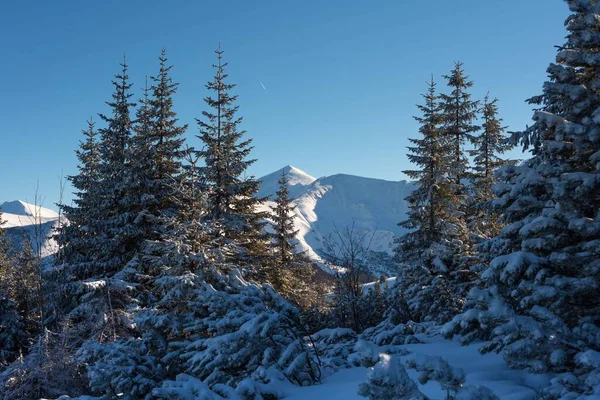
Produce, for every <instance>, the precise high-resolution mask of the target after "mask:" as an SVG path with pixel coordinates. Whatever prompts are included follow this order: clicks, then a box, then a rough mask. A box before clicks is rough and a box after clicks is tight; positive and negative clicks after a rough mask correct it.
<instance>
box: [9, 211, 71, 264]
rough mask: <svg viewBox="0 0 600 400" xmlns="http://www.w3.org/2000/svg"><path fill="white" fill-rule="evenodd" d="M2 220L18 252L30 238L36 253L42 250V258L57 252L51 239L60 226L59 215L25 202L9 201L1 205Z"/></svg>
mask: <svg viewBox="0 0 600 400" xmlns="http://www.w3.org/2000/svg"><path fill="white" fill-rule="evenodd" d="M0 208H2V220H3V221H5V224H4V225H3V226H2V228H4V229H6V232H7V234H8V236H9V237H10V238H11V239H12V242H13V244H14V245H15V248H16V249H17V250H18V249H20V248H21V246H22V245H23V239H24V238H25V237H28V238H29V240H30V241H31V244H32V246H33V250H34V251H36V250H37V249H38V248H41V254H42V257H46V256H49V255H52V254H54V253H55V252H56V251H57V245H56V242H55V241H54V240H53V239H51V238H50V236H51V235H52V233H53V231H54V228H55V227H56V225H57V224H58V218H59V216H58V213H57V212H55V211H53V210H50V209H48V208H44V207H39V206H38V207H36V206H34V205H33V204H29V203H26V202H24V201H20V200H16V201H7V202H4V203H2V205H0Z"/></svg>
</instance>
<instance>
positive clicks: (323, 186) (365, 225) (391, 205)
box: [261, 167, 414, 274]
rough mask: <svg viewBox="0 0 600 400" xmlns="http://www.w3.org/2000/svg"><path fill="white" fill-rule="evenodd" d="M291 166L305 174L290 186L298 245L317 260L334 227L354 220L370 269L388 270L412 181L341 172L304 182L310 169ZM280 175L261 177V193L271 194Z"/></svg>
mask: <svg viewBox="0 0 600 400" xmlns="http://www.w3.org/2000/svg"><path fill="white" fill-rule="evenodd" d="M286 168H289V167H286ZM291 168H293V171H294V175H295V176H299V177H305V179H304V180H303V181H301V182H300V183H295V184H294V185H293V186H291V187H292V188H293V189H294V190H295V191H296V193H297V194H296V195H295V196H293V197H295V198H296V199H295V201H294V203H295V205H296V210H295V217H296V228H297V229H298V230H299V233H298V241H299V243H298V247H299V250H302V251H307V253H308V255H309V256H310V257H311V258H312V259H313V260H315V261H322V258H323V255H324V246H325V243H326V242H327V241H328V240H330V241H333V242H334V243H336V242H338V240H337V234H336V230H337V231H343V230H345V229H346V228H351V227H352V226H354V234H355V235H356V236H357V237H364V240H363V242H364V243H363V244H364V246H365V247H368V248H369V250H370V255H371V257H370V259H371V262H370V264H371V265H374V266H375V267H376V268H375V270H374V271H372V272H373V273H375V274H380V273H389V272H391V271H389V268H390V265H391V263H390V261H391V256H392V255H393V247H394V238H395V237H396V236H398V235H401V234H403V233H404V232H405V230H404V229H402V228H400V227H399V226H398V222H400V221H403V220H404V219H406V212H407V210H408V207H407V204H406V201H405V200H404V199H405V198H406V196H407V195H408V194H409V193H410V192H411V191H412V190H413V187H414V185H413V184H412V183H410V182H406V181H400V182H393V181H385V180H381V179H372V178H363V177H359V176H352V175H345V174H337V175H332V176H328V177H323V178H319V179H316V180H314V181H313V182H312V183H310V184H307V182H308V181H309V180H310V178H308V177H310V175H309V174H307V173H305V172H303V171H301V170H299V169H297V168H294V167H291ZM280 175H281V170H279V171H277V172H275V173H273V174H269V175H267V176H265V177H264V178H262V179H261V181H262V182H263V185H262V188H261V194H262V195H264V196H267V195H272V197H271V198H274V192H275V191H276V190H277V179H278V178H279V176H280ZM311 178H312V177H311ZM270 205H271V204H267V205H266V206H265V207H268V206H270Z"/></svg>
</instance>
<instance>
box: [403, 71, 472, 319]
mask: <svg viewBox="0 0 600 400" xmlns="http://www.w3.org/2000/svg"><path fill="white" fill-rule="evenodd" d="M423 97H424V99H425V103H424V104H423V105H419V106H418V108H419V110H420V111H421V112H422V116H419V117H415V119H416V120H417V122H419V124H420V125H421V126H420V128H419V132H420V133H421V135H422V137H421V138H419V139H410V141H411V143H412V144H413V146H410V147H409V148H408V150H409V154H408V158H409V160H410V161H411V162H412V163H413V164H415V165H416V166H418V167H420V168H419V169H416V170H408V171H404V173H405V174H406V175H408V176H409V177H410V178H411V179H414V180H416V182H417V187H416V189H415V190H414V191H413V192H412V193H411V194H410V195H409V196H408V197H407V198H406V201H407V202H408V204H409V212H408V219H407V220H406V221H404V222H401V223H400V224H399V225H400V226H402V227H405V228H407V229H409V230H411V231H410V232H409V233H407V234H405V235H404V236H403V237H401V238H400V243H399V248H398V259H399V261H400V262H402V263H403V265H404V266H403V267H402V268H403V269H402V271H401V274H403V275H404V280H403V281H404V283H403V285H404V290H405V291H406V294H405V296H406V297H408V298H410V299H411V302H410V307H411V309H412V314H413V317H414V318H415V319H430V318H439V319H442V320H443V319H446V318H448V316H449V315H452V314H453V313H455V312H456V311H457V307H458V305H457V304H456V300H455V299H453V298H452V293H451V290H450V288H449V285H450V283H449V275H450V273H451V271H452V269H453V268H454V266H453V256H454V254H455V253H456V251H457V245H456V239H457V238H458V234H459V232H460V231H461V223H462V222H461V220H460V216H458V215H457V214H456V213H455V212H454V211H455V210H456V209H457V208H458V204H457V202H458V201H459V200H460V199H459V197H457V196H456V195H455V192H454V189H455V187H454V185H453V182H452V177H451V176H450V172H451V165H452V160H453V153H452V152H451V150H450V147H449V146H448V145H447V143H448V140H447V136H445V135H444V131H443V130H442V127H441V123H442V108H441V105H440V103H439V102H438V96H437V95H436V90H435V82H434V81H433V78H432V79H431V82H430V83H429V89H428V91H427V93H426V94H424V95H423ZM442 303H443V304H442Z"/></svg>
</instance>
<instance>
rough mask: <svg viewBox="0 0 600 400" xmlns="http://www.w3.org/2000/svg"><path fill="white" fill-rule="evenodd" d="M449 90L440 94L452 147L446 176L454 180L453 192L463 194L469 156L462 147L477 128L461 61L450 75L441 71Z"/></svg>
mask: <svg viewBox="0 0 600 400" xmlns="http://www.w3.org/2000/svg"><path fill="white" fill-rule="evenodd" d="M444 78H445V79H446V80H447V85H448V87H449V88H450V89H452V91H451V92H450V94H445V93H442V94H440V102H441V104H440V106H441V109H442V123H443V132H444V135H446V136H447V138H448V143H449V145H450V146H451V147H452V150H451V151H452V153H453V160H452V163H451V164H450V171H449V173H450V176H451V177H452V178H453V180H454V185H455V187H454V190H455V192H456V194H457V195H459V196H465V187H464V183H465V182H464V181H465V179H467V178H468V170H469V160H468V159H467V157H466V152H465V151H464V145H465V142H466V141H467V140H471V139H472V137H473V136H472V135H473V134H474V133H475V132H477V131H478V130H479V127H478V126H476V125H475V123H474V122H475V119H476V118H477V109H478V107H479V102H477V101H473V100H471V94H470V93H469V89H470V88H471V87H472V86H473V82H472V81H470V80H469V77H468V76H466V75H465V73H464V70H463V63H461V62H456V63H455V65H454V69H453V70H452V71H450V75H444Z"/></svg>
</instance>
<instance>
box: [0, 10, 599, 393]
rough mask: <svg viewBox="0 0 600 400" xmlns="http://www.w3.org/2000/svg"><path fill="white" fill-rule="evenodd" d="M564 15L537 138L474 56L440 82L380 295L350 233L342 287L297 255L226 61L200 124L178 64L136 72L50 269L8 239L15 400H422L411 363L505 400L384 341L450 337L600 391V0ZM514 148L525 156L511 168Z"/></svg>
mask: <svg viewBox="0 0 600 400" xmlns="http://www.w3.org/2000/svg"><path fill="white" fill-rule="evenodd" d="M567 3H568V5H569V7H570V10H571V13H572V14H571V15H570V16H569V17H568V19H567V22H566V28H567V31H568V35H567V37H566V42H565V44H564V45H562V46H561V47H559V49H558V54H557V56H556V61H555V62H554V63H552V64H550V66H549V67H548V70H547V72H548V81H547V82H546V83H545V84H544V86H543V89H542V94H541V95H538V96H535V97H532V98H531V99H530V100H529V103H530V104H532V105H533V107H534V115H533V121H534V123H533V125H531V126H529V127H527V128H526V129H524V130H522V131H519V132H514V133H510V134H508V133H507V127H505V126H504V124H503V120H502V118H501V116H500V112H499V109H500V106H501V104H502V103H501V102H500V101H499V100H498V99H496V98H494V97H492V96H490V95H486V96H485V97H484V98H482V99H475V98H474V97H473V96H472V89H473V87H474V86H475V85H476V84H475V83H474V82H473V81H471V80H470V78H469V76H468V74H467V72H466V71H467V67H466V66H464V65H463V64H462V63H460V62H456V63H455V64H454V67H453V68H452V69H451V70H450V72H449V73H448V74H447V75H443V76H442V77H441V78H442V79H441V80H439V81H436V79H435V77H433V76H432V77H431V79H430V81H429V82H428V83H427V84H426V86H425V87H424V94H423V95H422V99H421V102H420V104H419V105H418V106H417V107H418V109H417V111H418V115H417V116H415V117H414V118H415V120H416V121H417V123H418V125H419V129H418V132H412V133H411V135H410V137H411V138H410V145H409V147H408V154H407V156H408V159H409V161H410V162H411V164H412V165H413V168H412V169H410V170H407V171H404V173H405V174H406V175H407V176H408V177H409V178H410V179H411V180H413V181H414V182H415V190H414V191H413V192H412V193H411V194H410V195H409V196H408V197H407V198H406V201H407V203H408V206H409V211H408V213H407V219H406V220H405V221H398V222H399V224H400V225H401V226H403V227H404V228H407V229H408V233H407V234H405V235H404V236H402V237H399V238H397V252H396V256H395V265H396V267H397V270H396V281H395V282H396V283H395V284H394V285H393V286H392V285H390V284H389V283H388V281H387V280H386V279H385V277H381V279H379V280H377V279H376V278H377V277H371V276H367V277H366V278H371V280H373V281H375V282H374V284H373V286H372V289H371V290H366V289H364V287H363V283H364V282H365V271H366V270H365V269H364V262H365V261H364V260H363V259H361V258H360V257H358V256H357V255H358V254H360V252H361V251H364V249H362V248H360V246H361V245H362V239H361V238H358V237H356V236H355V232H354V231H353V227H346V228H345V229H342V230H340V231H339V232H338V233H339V238H340V243H339V244H337V245H338V246H341V247H342V248H339V249H332V251H331V253H332V254H336V255H338V256H339V257H338V258H337V259H336V260H335V262H336V263H337V264H338V265H340V266H342V267H344V268H345V272H346V273H345V274H340V275H339V276H337V277H336V278H331V279H329V280H326V279H318V275H319V274H318V273H317V272H316V271H317V268H318V267H317V266H316V265H315V263H314V262H313V261H311V260H310V259H309V257H308V256H307V255H306V254H304V253H302V252H299V251H297V248H298V246H297V239H296V235H297V233H298V230H297V228H296V225H295V222H294V218H293V211H294V202H293V200H294V199H293V198H291V197H290V190H289V186H288V177H287V175H286V174H285V171H284V172H283V173H282V175H281V177H280V179H279V188H278V191H277V192H276V195H275V196H274V198H272V199H270V200H271V201H273V206H272V207H270V208H269V207H261V206H263V205H264V204H265V202H266V200H267V199H266V198H261V197H259V196H258V191H259V188H260V182H259V181H258V180H257V179H255V178H254V177H253V176H252V175H250V174H249V172H248V169H249V168H250V166H251V165H252V164H253V163H254V162H255V161H256V160H255V159H253V158H252V150H253V145H252V139H251V138H250V136H249V134H248V133H247V132H246V131H245V130H244V129H243V120H242V117H241V112H240V110H239V106H238V96H237V95H236V94H235V88H236V85H235V84H233V83H231V81H230V78H229V76H228V74H227V67H228V64H227V62H226V61H225V57H224V52H223V50H222V49H221V47H220V46H219V47H218V49H217V50H216V52H215V54H216V56H215V57H214V59H215V61H214V64H213V67H214V76H213V77H212V78H210V80H209V81H208V83H207V84H206V89H207V90H208V93H209V94H208V95H207V96H206V97H205V98H204V99H203V100H204V104H203V105H202V109H201V110H202V111H201V113H200V114H199V115H198V116H197V119H196V121H197V125H195V126H194V127H192V126H188V125H187V124H184V123H182V122H180V121H179V119H178V118H177V113H176V111H175V109H176V107H175V104H174V97H175V94H176V93H177V90H178V83H177V82H176V81H175V80H174V77H173V73H174V72H176V69H173V68H172V66H171V65H170V63H169V61H168V58H167V53H166V51H165V50H164V49H163V50H162V51H161V53H160V56H159V57H158V63H157V64H158V65H157V71H156V74H155V75H152V76H149V77H147V78H146V81H145V82H144V85H143V86H142V87H141V89H140V91H139V92H138V93H137V96H138V97H136V94H135V91H134V89H135V88H136V87H137V86H136V87H134V86H133V83H132V82H131V81H130V79H129V75H128V70H129V66H128V64H127V60H126V59H125V58H124V59H123V61H122V62H121V64H120V69H119V71H118V73H117V74H116V75H115V76H114V79H113V81H112V84H113V93H112V94H111V96H110V97H109V99H108V100H107V101H106V110H105V113H100V114H99V118H90V120H89V121H88V122H87V125H86V127H85V129H84V130H83V132H82V135H83V136H82V139H81V141H80V146H79V149H77V150H76V156H77V160H78V170H77V173H76V174H75V175H73V176H69V177H68V181H69V183H70V184H71V186H72V188H73V190H74V196H75V198H74V201H73V203H72V204H70V205H68V204H60V205H59V206H60V209H61V211H62V213H63V214H64V217H65V218H64V219H65V221H63V223H61V224H60V225H59V227H58V228H57V229H56V231H55V232H54V234H53V235H54V238H55V240H56V241H57V243H58V245H59V250H58V252H57V253H56V254H55V256H54V257H53V258H52V260H51V265H50V267H49V265H47V264H45V263H44V262H43V260H41V259H40V256H39V255H36V254H35V252H34V251H33V250H32V249H33V247H32V246H31V244H28V243H27V242H26V243H25V244H24V245H23V246H21V247H22V248H20V249H18V250H17V249H15V248H14V247H13V246H12V245H11V242H10V240H9V239H8V238H7V237H6V236H5V234H4V230H3V229H1V226H0V395H2V396H3V398H5V399H17V398H18V399H39V398H59V397H60V396H70V397H69V398H73V397H78V396H82V397H81V398H82V399H83V398H86V399H90V398H97V399H116V398H122V399H231V400H234V399H244V400H251V399H252V400H260V399H278V398H282V397H283V394H282V392H281V391H280V390H279V389H278V388H279V387H280V386H279V385H278V383H279V382H287V383H291V384H293V385H299V386H306V385H313V384H318V383H320V382H322V380H323V379H324V378H325V377H326V376H328V375H331V374H332V373H333V372H335V371H337V370H339V369H341V368H347V367H350V366H363V367H371V369H370V370H369V373H368V376H367V378H368V379H367V382H365V383H363V384H361V385H360V388H359V394H360V395H361V396H364V397H366V398H369V399H373V400H383V399H415V398H418V399H425V398H427V397H426V396H425V395H424V394H423V393H421V392H420V391H419V389H418V386H417V384H416V382H414V381H413V380H412V379H411V378H410V377H409V375H408V373H407V371H406V370H407V369H412V370H416V371H418V372H419V373H420V374H421V375H420V378H419V380H420V382H421V383H424V382H427V381H429V380H434V381H437V382H438V383H439V384H440V385H441V387H442V388H444V390H445V391H446V392H447V396H448V397H447V399H463V400H464V399H497V398H498V397H497V396H496V395H494V394H493V393H492V391H491V390H489V389H488V388H485V387H479V386H478V387H473V386H469V385H467V384H466V382H465V376H464V374H462V372H461V371H459V370H457V369H455V368H453V367H451V366H450V365H449V364H448V363H447V362H446V361H445V360H443V359H441V358H440V357H434V356H430V357H425V358H418V357H413V358H410V359H409V360H408V361H406V362H404V361H400V354H399V353H398V351H396V350H393V347H390V346H396V345H404V344H409V343H418V342H419V340H420V339H419V335H420V334H426V333H427V334H432V335H433V334H439V333H441V335H443V336H445V337H446V338H447V339H452V338H455V337H456V338H457V340H458V341H460V343H461V344H465V345H467V344H471V343H474V342H476V341H480V342H481V343H482V346H481V348H480V351H481V352H482V353H487V352H497V353H501V354H502V356H503V358H504V360H505V361H506V363H507V364H508V365H509V366H510V367H511V368H515V369H522V370H526V371H530V372H533V373H543V374H548V376H549V377H550V378H551V379H549V385H547V386H546V387H545V388H542V389H540V390H539V391H538V393H537V395H538V398H540V399H580V400H581V399H585V398H594V397H585V396H600V35H599V34H598V32H600V3H596V2H595V1H591V0H570V1H567ZM441 83H443V84H444V85H443V87H442V84H441ZM191 130H195V134H196V135H195V138H194V139H192V140H189V141H188V140H186V139H184V134H185V133H186V132H188V131H191ZM188 142H189V143H188ZM515 146H522V148H523V151H530V152H531V157H530V158H527V159H526V160H524V161H520V162H517V161H515V160H510V159H509V158H508V157H507V156H506V155H505V154H506V153H507V152H508V151H509V150H511V149H512V148H514V147H515ZM399 156H400V155H399ZM1 216H2V214H1V210H0V222H1V221H2V220H1ZM348 249H350V250H348ZM336 250H338V251H336ZM367 275H368V274H367ZM374 348H378V349H379V351H380V352H381V353H387V354H379V353H377V352H375V351H374V350H373V349H374ZM86 396H93V397H86ZM63 398H64V397H63Z"/></svg>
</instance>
